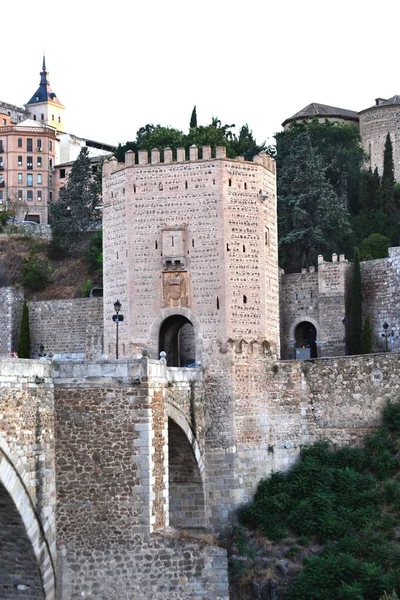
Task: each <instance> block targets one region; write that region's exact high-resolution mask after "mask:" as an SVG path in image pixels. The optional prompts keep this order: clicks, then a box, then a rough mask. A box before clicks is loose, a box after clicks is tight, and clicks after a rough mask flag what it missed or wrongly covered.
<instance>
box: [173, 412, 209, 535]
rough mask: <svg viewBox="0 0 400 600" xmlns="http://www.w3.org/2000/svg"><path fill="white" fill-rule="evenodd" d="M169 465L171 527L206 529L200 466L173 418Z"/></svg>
mask: <svg viewBox="0 0 400 600" xmlns="http://www.w3.org/2000/svg"><path fill="white" fill-rule="evenodd" d="M168 461H169V522H170V525H171V527H179V528H185V529H197V528H202V527H204V526H205V502H204V487H203V480H202V477H201V473H200V469H199V465H198V464H197V460H196V457H195V455H194V452H193V449H192V446H191V445H190V443H189V440H188V438H187V437H186V435H185V433H184V431H183V429H181V427H180V426H179V425H177V423H175V421H174V420H173V419H171V418H169V419H168Z"/></svg>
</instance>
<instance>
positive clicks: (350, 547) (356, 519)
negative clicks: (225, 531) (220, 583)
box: [230, 403, 400, 600]
mask: <svg viewBox="0 0 400 600" xmlns="http://www.w3.org/2000/svg"><path fill="white" fill-rule="evenodd" d="M399 517H400V403H388V404H387V405H386V407H385V409H384V411H383V415H382V424H381V426H380V428H379V429H378V430H377V431H376V432H375V433H374V434H372V435H370V436H368V437H367V438H366V439H365V443H364V445H363V447H361V448H350V447H345V448H341V449H339V450H334V449H333V448H332V447H331V446H330V445H329V444H328V443H318V444H315V445H313V446H311V447H308V448H305V449H304V450H303V452H302V454H301V459H300V461H299V462H298V463H297V464H296V465H295V466H294V467H293V468H292V469H291V470H290V471H289V472H287V473H275V474H273V475H272V476H271V477H269V478H268V479H265V480H263V481H261V483H260V484H259V486H258V489H257V492H256V494H255V497H254V500H253V502H252V503H251V504H249V505H247V506H244V507H243V508H242V509H241V510H240V511H239V521H240V523H241V526H242V527H238V528H236V529H235V530H234V532H233V534H234V535H233V538H232V540H231V544H232V545H231V559H230V561H231V574H232V578H233V584H232V598H235V599H238V598H241V599H245V598H246V599H247V598H257V597H259V598H264V597H265V598H275V599H278V598H279V600H281V599H285V600H323V599H324V600H325V599H329V600H379V599H380V598H397V596H396V594H399V593H400V524H399ZM257 586H258V587H257ZM255 589H258V590H264V592H265V595H260V594H261V593H264V592H260V593H259V594H258V595H257V594H256V595H254V591H255ZM257 593H258V592H257Z"/></svg>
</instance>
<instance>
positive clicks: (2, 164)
mask: <svg viewBox="0 0 400 600" xmlns="http://www.w3.org/2000/svg"><path fill="white" fill-rule="evenodd" d="M3 160H4V159H3V158H2V157H0V169H4V162H3Z"/></svg>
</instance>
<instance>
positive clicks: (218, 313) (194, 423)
mask: <svg viewBox="0 0 400 600" xmlns="http://www.w3.org/2000/svg"><path fill="white" fill-rule="evenodd" d="M200 152H201V158H199V149H198V148H197V147H191V148H190V155H189V157H188V158H189V160H186V158H187V157H186V156H185V150H184V149H183V148H182V149H178V151H177V160H176V161H174V160H173V153H172V150H170V149H168V148H167V149H165V150H164V152H163V161H161V160H160V152H159V151H158V150H153V151H152V152H151V160H150V162H149V161H148V154H147V152H139V156H138V163H136V157H135V155H134V154H133V153H130V152H128V153H127V154H126V155H125V163H124V164H118V162H117V161H116V160H115V159H112V160H110V161H109V162H106V163H105V165H104V172H103V173H104V182H103V199H104V209H103V236H104V237H103V244H104V247H103V250H104V347H105V352H106V354H107V355H108V356H109V357H111V358H112V357H114V356H115V348H116V331H115V329H116V328H115V324H114V323H113V320H112V315H113V305H114V302H115V301H116V300H119V301H120V302H121V305H122V312H123V314H124V321H123V322H122V323H120V325H119V357H120V358H122V357H125V358H128V359H129V358H135V357H137V356H138V355H140V354H141V352H142V350H143V348H145V349H146V350H147V351H148V352H149V354H150V357H151V360H154V359H156V360H157V359H158V358H159V356H160V353H161V352H165V353H166V363H167V367H173V368H172V369H167V371H168V372H169V374H168V377H169V380H168V381H169V387H168V388H167V390H164V392H163V397H164V398H165V409H164V417H163V419H164V420H163V419H161V420H159V421H157V419H155V417H154V414H153V413H152V416H151V417H150V418H151V422H152V423H153V424H154V433H153V434H152V435H153V436H154V438H153V439H156V437H157V435H158V433H157V427H160V426H161V425H160V424H161V423H162V422H165V423H166V421H165V419H166V420H167V421H168V435H167V437H168V446H169V458H168V461H169V490H170V522H171V523H174V522H176V515H177V514H178V513H179V514H181V515H182V514H185V518H184V519H183V522H186V523H187V522H190V520H191V519H192V516H191V515H193V514H194V513H193V510H192V509H190V508H189V509H188V510H183V506H184V504H185V502H186V500H185V498H187V497H188V495H187V493H186V491H187V489H188V488H187V487H186V488H185V490H186V491H185V492H184V495H183V496H179V494H178V498H177V496H176V495H174V493H173V490H175V489H176V480H175V475H174V474H173V473H174V461H175V456H174V448H177V447H179V446H180V445H181V444H180V443H179V444H177V443H176V440H175V438H174V431H175V430H176V424H178V425H180V426H181V427H183V428H185V427H186V432H187V437H188V439H189V440H191V444H192V449H193V451H194V455H193V456H195V455H196V456H197V457H198V458H196V462H197V465H198V466H197V467H196V468H197V469H198V470H199V473H200V472H201V477H202V482H203V483H202V484H201V488H202V490H203V492H204V508H205V515H206V516H205V520H204V521H202V522H205V524H206V526H210V527H212V528H216V529H218V528H219V527H220V526H221V525H223V524H224V523H226V522H227V521H228V519H229V515H230V514H231V511H232V510H233V509H234V508H235V507H236V506H237V505H238V504H239V503H240V502H242V501H243V500H245V499H246V498H247V497H249V496H250V495H251V493H252V492H253V491H254V487H255V485H256V483H257V481H258V480H259V479H260V477H262V476H265V474H266V467H265V462H264V460H263V457H264V456H266V455H267V452H268V445H269V444H270V442H271V436H270V435H269V432H270V429H271V426H272V425H271V423H272V421H273V419H266V416H265V412H264V407H265V402H266V401H267V398H268V393H269V388H268V385H266V383H265V381H264V379H265V378H266V377H267V375H266V374H267V368H268V365H269V369H271V359H272V358H273V357H278V356H279V303H278V264H277V223H276V187H275V162H274V160H273V159H272V158H271V157H269V156H268V155H265V154H264V155H260V156H256V157H255V159H254V161H252V162H247V161H244V159H243V158H240V157H239V158H237V159H235V160H232V159H228V158H226V153H225V148H222V147H219V148H217V149H216V156H215V157H213V156H212V154H211V149H210V147H208V146H206V147H203V148H202V149H201V151H200ZM155 362H156V361H155ZM188 366H191V367H193V366H196V367H197V368H196V369H190V368H189V369H188V368H187V367H188ZM178 380H179V381H178ZM147 381H149V382H150V385H151V378H150V379H148V380H147ZM183 381H187V382H188V383H187V385H186V388H185V386H184V385H183V383H182V382H183ZM189 381H190V383H189ZM185 390H186V391H185ZM176 410H178V413H179V414H180V415H181V420H179V417H178V416H177V413H176ZM165 413H166V414H165ZM182 419H183V421H182ZM184 422H185V423H186V426H185V425H184V424H183V423H184ZM157 423H158V425H157ZM161 435H165V434H163V433H162V434H161ZM174 440H175V441H174ZM196 448H197V449H196ZM167 471H168V468H167ZM178 472H179V473H180V474H182V473H183V472H184V468H183V467H182V468H181V469H180V470H178ZM185 472H186V471H185ZM179 477H181V475H179ZM192 484H193V482H192V483H191V484H190V485H192ZM203 492H202V493H203ZM198 508H199V507H198V506H197V507H196V510H197V511H198ZM177 511H178V513H177ZM174 515H175V516H174Z"/></svg>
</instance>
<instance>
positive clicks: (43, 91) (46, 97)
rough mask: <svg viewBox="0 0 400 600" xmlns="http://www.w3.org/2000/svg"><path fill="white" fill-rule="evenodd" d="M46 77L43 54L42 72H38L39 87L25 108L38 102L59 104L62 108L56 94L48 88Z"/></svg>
mask: <svg viewBox="0 0 400 600" xmlns="http://www.w3.org/2000/svg"><path fill="white" fill-rule="evenodd" d="M48 75H49V73H48V71H47V69H46V56H45V55H44V54H43V64H42V70H41V71H40V84H39V87H38V89H37V90H36V92H35V93H34V94H33V96H32V98H31V99H30V100H29V102H28V103H27V104H26V105H25V106H29V105H31V104H37V103H38V102H53V103H54V104H59V105H60V106H62V104H61V102H60V101H59V99H58V98H57V96H56V94H55V93H54V92H53V90H52V89H51V87H50V84H49V79H48Z"/></svg>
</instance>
